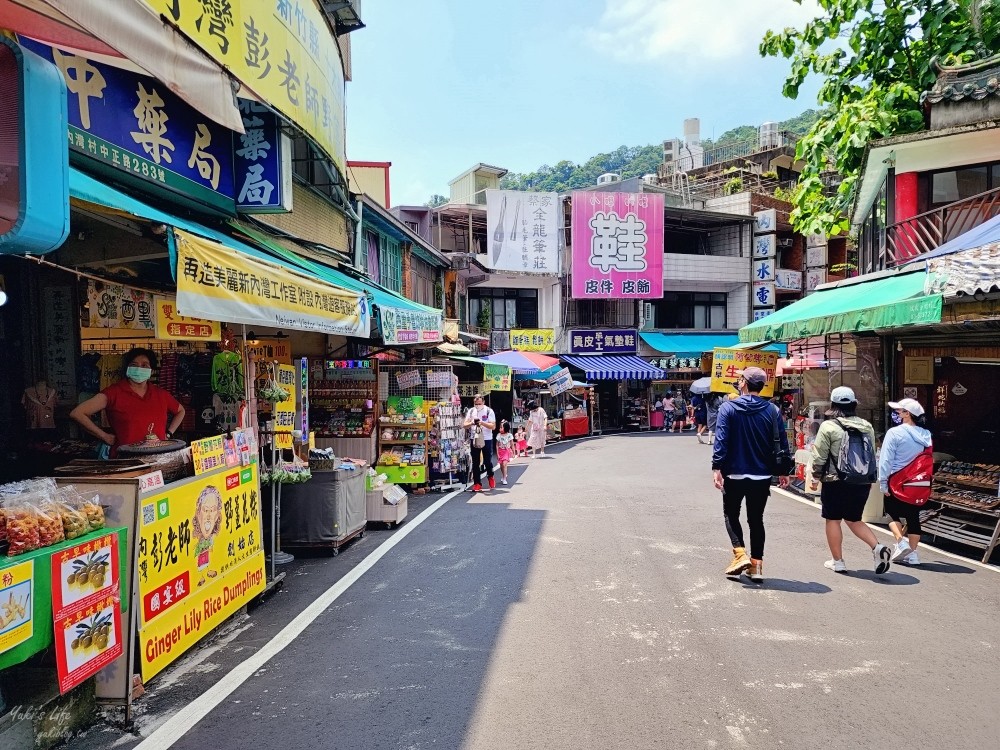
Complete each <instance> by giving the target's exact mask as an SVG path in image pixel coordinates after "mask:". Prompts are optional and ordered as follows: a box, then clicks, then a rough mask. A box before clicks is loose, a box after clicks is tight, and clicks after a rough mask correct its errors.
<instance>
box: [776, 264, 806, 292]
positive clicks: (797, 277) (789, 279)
mask: <svg viewBox="0 0 1000 750" xmlns="http://www.w3.org/2000/svg"><path fill="white" fill-rule="evenodd" d="M774 288H775V289H784V290H786V291H792V292H801V291H802V271H791V270H789V269H787V268H779V269H777V270H775V272H774Z"/></svg>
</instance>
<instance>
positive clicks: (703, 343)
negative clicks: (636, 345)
mask: <svg viewBox="0 0 1000 750" xmlns="http://www.w3.org/2000/svg"><path fill="white" fill-rule="evenodd" d="M639 338H641V339H642V340H643V341H645V342H646V344H647V345H649V346H650V347H651V348H652V349H654V350H655V351H657V352H660V353H662V354H672V355H674V356H675V357H700V356H701V355H702V354H703V353H704V352H710V351H712V350H713V349H732V348H736V347H738V345H739V342H740V335H739V333H657V332H654V331H650V332H648V333H643V332H642V331H640V332H639ZM764 349H765V350H767V351H774V352H781V353H782V354H784V353H785V351H786V349H787V347H786V346H784V345H782V344H768V345H767V346H766V347H764Z"/></svg>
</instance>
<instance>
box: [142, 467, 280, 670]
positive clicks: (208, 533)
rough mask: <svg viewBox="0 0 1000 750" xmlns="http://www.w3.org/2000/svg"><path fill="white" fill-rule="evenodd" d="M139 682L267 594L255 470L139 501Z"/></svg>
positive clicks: (199, 480)
mask: <svg viewBox="0 0 1000 750" xmlns="http://www.w3.org/2000/svg"><path fill="white" fill-rule="evenodd" d="M138 532H139V534H138V536H139V550H138V561H139V569H138V580H139V597H138V602H139V652H140V657H141V663H142V679H143V680H148V679H150V678H151V677H153V675H155V674H157V673H158V672H160V671H161V670H162V669H163V668H164V667H166V666H168V665H169V664H171V663H173V662H174V661H176V660H177V658H178V657H180V656H181V655H182V654H183V653H184V652H185V651H187V650H188V649H189V648H191V646H193V645H194V644H195V643H197V642H198V641H199V640H201V639H202V638H204V637H205V636H206V635H208V634H209V633H210V632H211V631H212V630H213V629H214V628H215V627H216V626H218V625H220V624H221V623H222V622H224V621H225V620H226V618H228V617H229V616H230V615H232V614H233V613H234V612H235V611H236V610H238V609H239V608H240V607H242V606H243V605H244V604H246V603H247V602H248V601H249V600H250V599H252V598H253V597H255V596H256V595H257V594H259V593H261V592H262V591H263V590H264V552H263V550H262V549H261V544H260V542H261V540H260V537H261V503H260V493H259V488H258V483H257V464H256V463H254V464H251V465H249V466H247V467H245V468H241V467H237V468H234V469H233V470H231V471H228V470H222V471H219V472H216V473H214V474H206V475H204V476H201V477H195V478H193V479H189V480H187V481H186V482H183V483H180V484H176V485H173V486H172V487H169V488H167V491H166V492H163V493H160V494H157V495H154V496H152V497H150V498H149V499H147V500H144V501H143V502H142V517H141V525H140V528H139V529H138Z"/></svg>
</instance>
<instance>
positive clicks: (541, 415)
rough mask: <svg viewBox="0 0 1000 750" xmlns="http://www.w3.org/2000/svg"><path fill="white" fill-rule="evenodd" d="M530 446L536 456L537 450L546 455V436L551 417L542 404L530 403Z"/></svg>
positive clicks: (532, 454) (532, 453)
mask: <svg viewBox="0 0 1000 750" xmlns="http://www.w3.org/2000/svg"><path fill="white" fill-rule="evenodd" d="M528 408H529V409H530V411H529V413H528V447H529V448H531V456H532V458H534V455H535V451H538V452H539V453H540V454H541V455H543V456H544V455H545V438H546V430H547V429H548V423H549V417H548V415H547V414H546V413H545V409H543V408H542V407H541V405H540V404H537V403H534V402H532V403H530V404H528Z"/></svg>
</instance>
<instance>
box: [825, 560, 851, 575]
mask: <svg viewBox="0 0 1000 750" xmlns="http://www.w3.org/2000/svg"><path fill="white" fill-rule="evenodd" d="M823 567H824V568H828V569H830V570H832V571H833V572H834V573H843V572H844V571H846V570H847V565H846V564H845V563H844V561H843V560H827V561H826V562H825V563H823Z"/></svg>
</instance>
